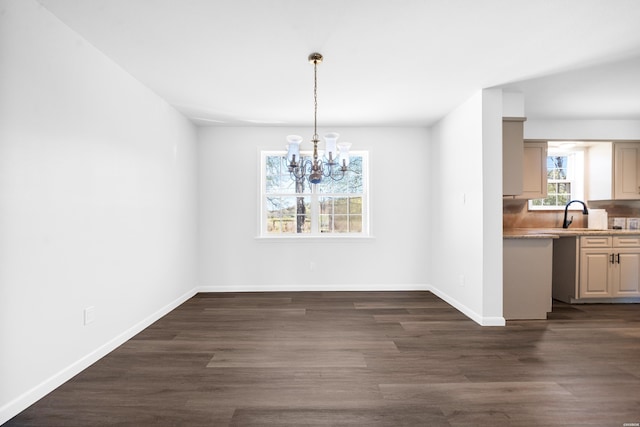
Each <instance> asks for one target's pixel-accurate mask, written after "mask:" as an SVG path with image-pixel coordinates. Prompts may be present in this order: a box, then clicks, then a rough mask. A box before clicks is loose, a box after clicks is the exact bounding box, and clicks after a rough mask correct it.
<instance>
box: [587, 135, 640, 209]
mask: <svg viewBox="0 0 640 427" xmlns="http://www.w3.org/2000/svg"><path fill="white" fill-rule="evenodd" d="M588 153H589V154H588V156H587V159H588V161H587V183H588V184H587V188H588V193H587V199H588V200H638V199H640V142H614V143H599V144H594V145H593V146H592V147H590V148H589V151H588Z"/></svg>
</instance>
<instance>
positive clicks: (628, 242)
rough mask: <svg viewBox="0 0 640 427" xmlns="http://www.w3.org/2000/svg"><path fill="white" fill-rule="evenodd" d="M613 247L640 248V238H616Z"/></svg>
mask: <svg viewBox="0 0 640 427" xmlns="http://www.w3.org/2000/svg"><path fill="white" fill-rule="evenodd" d="M613 246H614V247H616V248H635V247H640V236H614V237H613Z"/></svg>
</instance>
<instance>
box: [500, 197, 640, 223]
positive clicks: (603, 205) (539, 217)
mask: <svg viewBox="0 0 640 427" xmlns="http://www.w3.org/2000/svg"><path fill="white" fill-rule="evenodd" d="M587 206H588V207H589V208H590V209H605V210H606V211H607V215H608V220H609V228H613V218H640V200H592V201H588V202H587ZM569 216H570V217H571V216H573V224H571V226H572V227H576V228H586V227H587V226H588V222H587V216H586V215H583V214H582V212H581V211H579V210H578V211H569ZM563 219H564V210H559V211H529V209H528V206H527V201H526V200H514V199H503V201H502V227H503V228H505V229H506V228H556V227H562V220H563Z"/></svg>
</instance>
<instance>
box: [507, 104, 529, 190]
mask: <svg viewBox="0 0 640 427" xmlns="http://www.w3.org/2000/svg"><path fill="white" fill-rule="evenodd" d="M525 120H526V119H525V118H524V117H503V118H502V194H503V195H505V196H519V195H521V194H522V190H523V184H524V176H523V174H522V166H523V161H524V121H525Z"/></svg>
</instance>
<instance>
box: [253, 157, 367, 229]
mask: <svg viewBox="0 0 640 427" xmlns="http://www.w3.org/2000/svg"><path fill="white" fill-rule="evenodd" d="M367 154H368V153H367V152H364V151H355V152H354V151H352V152H351V153H350V163H349V169H348V170H347V171H346V172H345V175H344V177H343V178H342V179H340V180H333V179H331V178H323V179H322V182H320V183H319V184H310V183H309V181H307V180H306V178H305V179H296V178H295V177H291V174H290V173H289V168H288V164H287V157H286V156H287V153H286V152H285V151H263V152H262V153H261V169H262V174H261V175H262V180H261V203H260V235H261V236H263V237H287V236H290V237H295V236H327V235H334V236H336V235H343V236H344V235H348V236H368V235H369V209H368V155H367ZM302 155H303V156H305V155H307V156H308V153H302Z"/></svg>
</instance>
